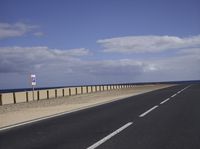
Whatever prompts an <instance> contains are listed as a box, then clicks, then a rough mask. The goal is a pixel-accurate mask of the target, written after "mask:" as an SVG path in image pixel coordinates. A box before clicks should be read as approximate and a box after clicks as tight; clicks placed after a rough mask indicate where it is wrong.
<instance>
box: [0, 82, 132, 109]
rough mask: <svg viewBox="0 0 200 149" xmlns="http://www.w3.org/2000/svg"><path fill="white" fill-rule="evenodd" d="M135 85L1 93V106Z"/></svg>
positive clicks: (91, 86)
mask: <svg viewBox="0 0 200 149" xmlns="http://www.w3.org/2000/svg"><path fill="white" fill-rule="evenodd" d="M133 86H134V85H133V84H113V85H112V84H111V85H110V84H109V85H90V86H75V87H66V88H55V89H44V90H35V91H23V92H10V93H0V106H2V105H5V104H16V103H21V102H30V101H34V100H35V101H37V100H42V99H53V98H60V97H67V96H75V95H80V94H88V93H94V92H102V91H109V90H117V89H123V88H132V87H133Z"/></svg>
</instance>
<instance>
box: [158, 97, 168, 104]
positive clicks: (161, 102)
mask: <svg viewBox="0 0 200 149" xmlns="http://www.w3.org/2000/svg"><path fill="white" fill-rule="evenodd" d="M168 100H170V98H167V99H165V100H164V101H162V102H161V103H160V104H164V103H165V102H167V101H168Z"/></svg>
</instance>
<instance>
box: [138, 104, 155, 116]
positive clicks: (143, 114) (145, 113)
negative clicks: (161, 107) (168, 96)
mask: <svg viewBox="0 0 200 149" xmlns="http://www.w3.org/2000/svg"><path fill="white" fill-rule="evenodd" d="M157 107H158V105H156V106H154V107H153V108H151V109H149V110H147V111H146V112H144V113H142V114H141V115H140V116H139V117H144V116H145V115H147V114H148V113H149V112H151V111H153V110H154V109H156V108H157Z"/></svg>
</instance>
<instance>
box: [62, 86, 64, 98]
mask: <svg viewBox="0 0 200 149" xmlns="http://www.w3.org/2000/svg"><path fill="white" fill-rule="evenodd" d="M62 95H63V97H64V96H65V89H64V88H63V89H62Z"/></svg>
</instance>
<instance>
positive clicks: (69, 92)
mask: <svg viewBox="0 0 200 149" xmlns="http://www.w3.org/2000/svg"><path fill="white" fill-rule="evenodd" d="M69 96H71V88H69Z"/></svg>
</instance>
